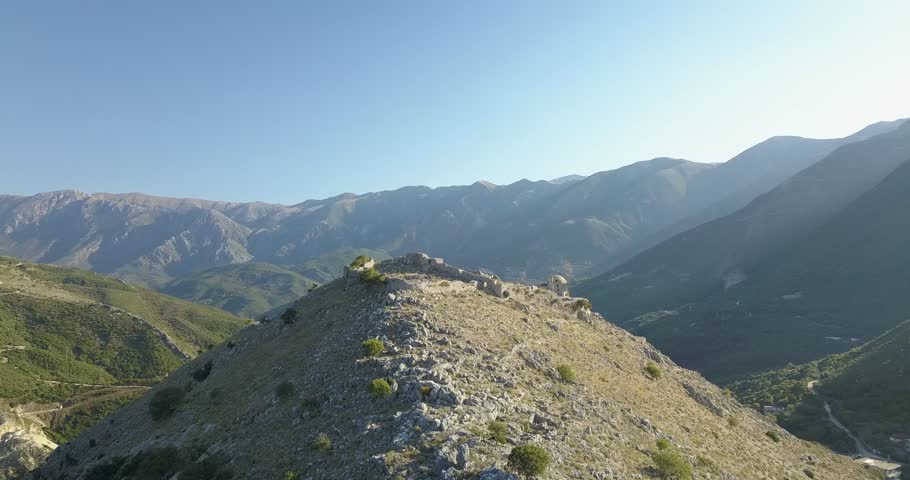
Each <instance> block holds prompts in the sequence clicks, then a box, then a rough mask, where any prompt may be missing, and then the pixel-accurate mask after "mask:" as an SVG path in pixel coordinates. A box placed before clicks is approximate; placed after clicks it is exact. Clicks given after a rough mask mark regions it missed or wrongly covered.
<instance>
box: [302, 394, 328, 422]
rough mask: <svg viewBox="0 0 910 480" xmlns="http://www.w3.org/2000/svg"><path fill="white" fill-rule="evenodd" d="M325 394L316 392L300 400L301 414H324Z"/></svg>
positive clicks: (313, 415)
mask: <svg viewBox="0 0 910 480" xmlns="http://www.w3.org/2000/svg"><path fill="white" fill-rule="evenodd" d="M325 400H326V398H325V395H322V394H316V395H310V396H308V397H306V398H304V399H303V400H302V401H301V402H300V414H301V415H303V416H304V417H318V416H319V415H320V414H322V404H323V403H324V402H325Z"/></svg>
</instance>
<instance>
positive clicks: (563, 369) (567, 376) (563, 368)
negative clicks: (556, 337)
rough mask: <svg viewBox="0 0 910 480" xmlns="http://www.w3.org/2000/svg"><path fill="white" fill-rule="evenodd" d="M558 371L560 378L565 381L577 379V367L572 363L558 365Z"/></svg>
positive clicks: (570, 381) (569, 381) (571, 381)
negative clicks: (573, 366)
mask: <svg viewBox="0 0 910 480" xmlns="http://www.w3.org/2000/svg"><path fill="white" fill-rule="evenodd" d="M556 371H557V372H558V373H559V378H560V379H562V381H563V382H566V383H573V382H574V381H575V378H577V375H576V374H575V369H574V368H572V365H569V364H568V363H563V364H560V365H557V366H556Z"/></svg>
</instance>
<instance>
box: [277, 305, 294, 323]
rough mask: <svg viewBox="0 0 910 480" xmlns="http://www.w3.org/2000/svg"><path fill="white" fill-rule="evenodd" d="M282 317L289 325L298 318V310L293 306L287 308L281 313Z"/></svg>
mask: <svg viewBox="0 0 910 480" xmlns="http://www.w3.org/2000/svg"><path fill="white" fill-rule="evenodd" d="M281 319H282V320H284V323H286V324H288V325H290V324H292V323H294V321H295V320H297V310H294V309H293V308H289V309H287V310H285V311H284V313H282V314H281Z"/></svg>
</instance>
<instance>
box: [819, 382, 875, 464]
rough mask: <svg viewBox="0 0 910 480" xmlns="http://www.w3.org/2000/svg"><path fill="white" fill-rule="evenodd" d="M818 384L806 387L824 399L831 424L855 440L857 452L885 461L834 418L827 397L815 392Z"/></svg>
mask: <svg viewBox="0 0 910 480" xmlns="http://www.w3.org/2000/svg"><path fill="white" fill-rule="evenodd" d="M816 384H818V380H812V381H811V382H809V383H808V384H807V385H806V387H807V388H808V389H809V391H810V392H812V394H813V395H816V396H818V398H821V399H822V401H823V402H824V403H825V413H827V414H828V420H829V421H830V422H831V423H833V424H834V426H835V427H837V428H839V429H841V430H842V431H843V432H844V433H846V434H847V436H848V437H850V440H853V443H854V444H856V452H857V453H859V454H860V455H862V456H864V457H870V458H877V459H880V460H885V459H883V458H881V457H879V456H878V455H876V454H875V452H873V451H872V450H871V449H870V448H869V447H867V446H866V444H865V443H863V441H862V440H860V439H859V437H857V436H856V435H854V434H853V432H851V431H850V429H849V428H847V427H845V426H844V424H843V423H841V421H840V420H838V419H837V417H835V416H834V413H832V412H831V405H829V404H828V400H827V399H825V397H823V396H821V395H819V393H818V392H816V391H815V385H816Z"/></svg>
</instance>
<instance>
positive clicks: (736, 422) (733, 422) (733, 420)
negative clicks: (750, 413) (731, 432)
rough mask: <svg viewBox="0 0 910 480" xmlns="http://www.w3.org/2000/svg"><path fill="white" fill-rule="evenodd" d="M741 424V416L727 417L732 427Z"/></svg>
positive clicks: (728, 423)
mask: <svg viewBox="0 0 910 480" xmlns="http://www.w3.org/2000/svg"><path fill="white" fill-rule="evenodd" d="M739 424H740V421H739V417H728V418H727V425H729V426H730V428H736V427H738V426H739Z"/></svg>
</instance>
